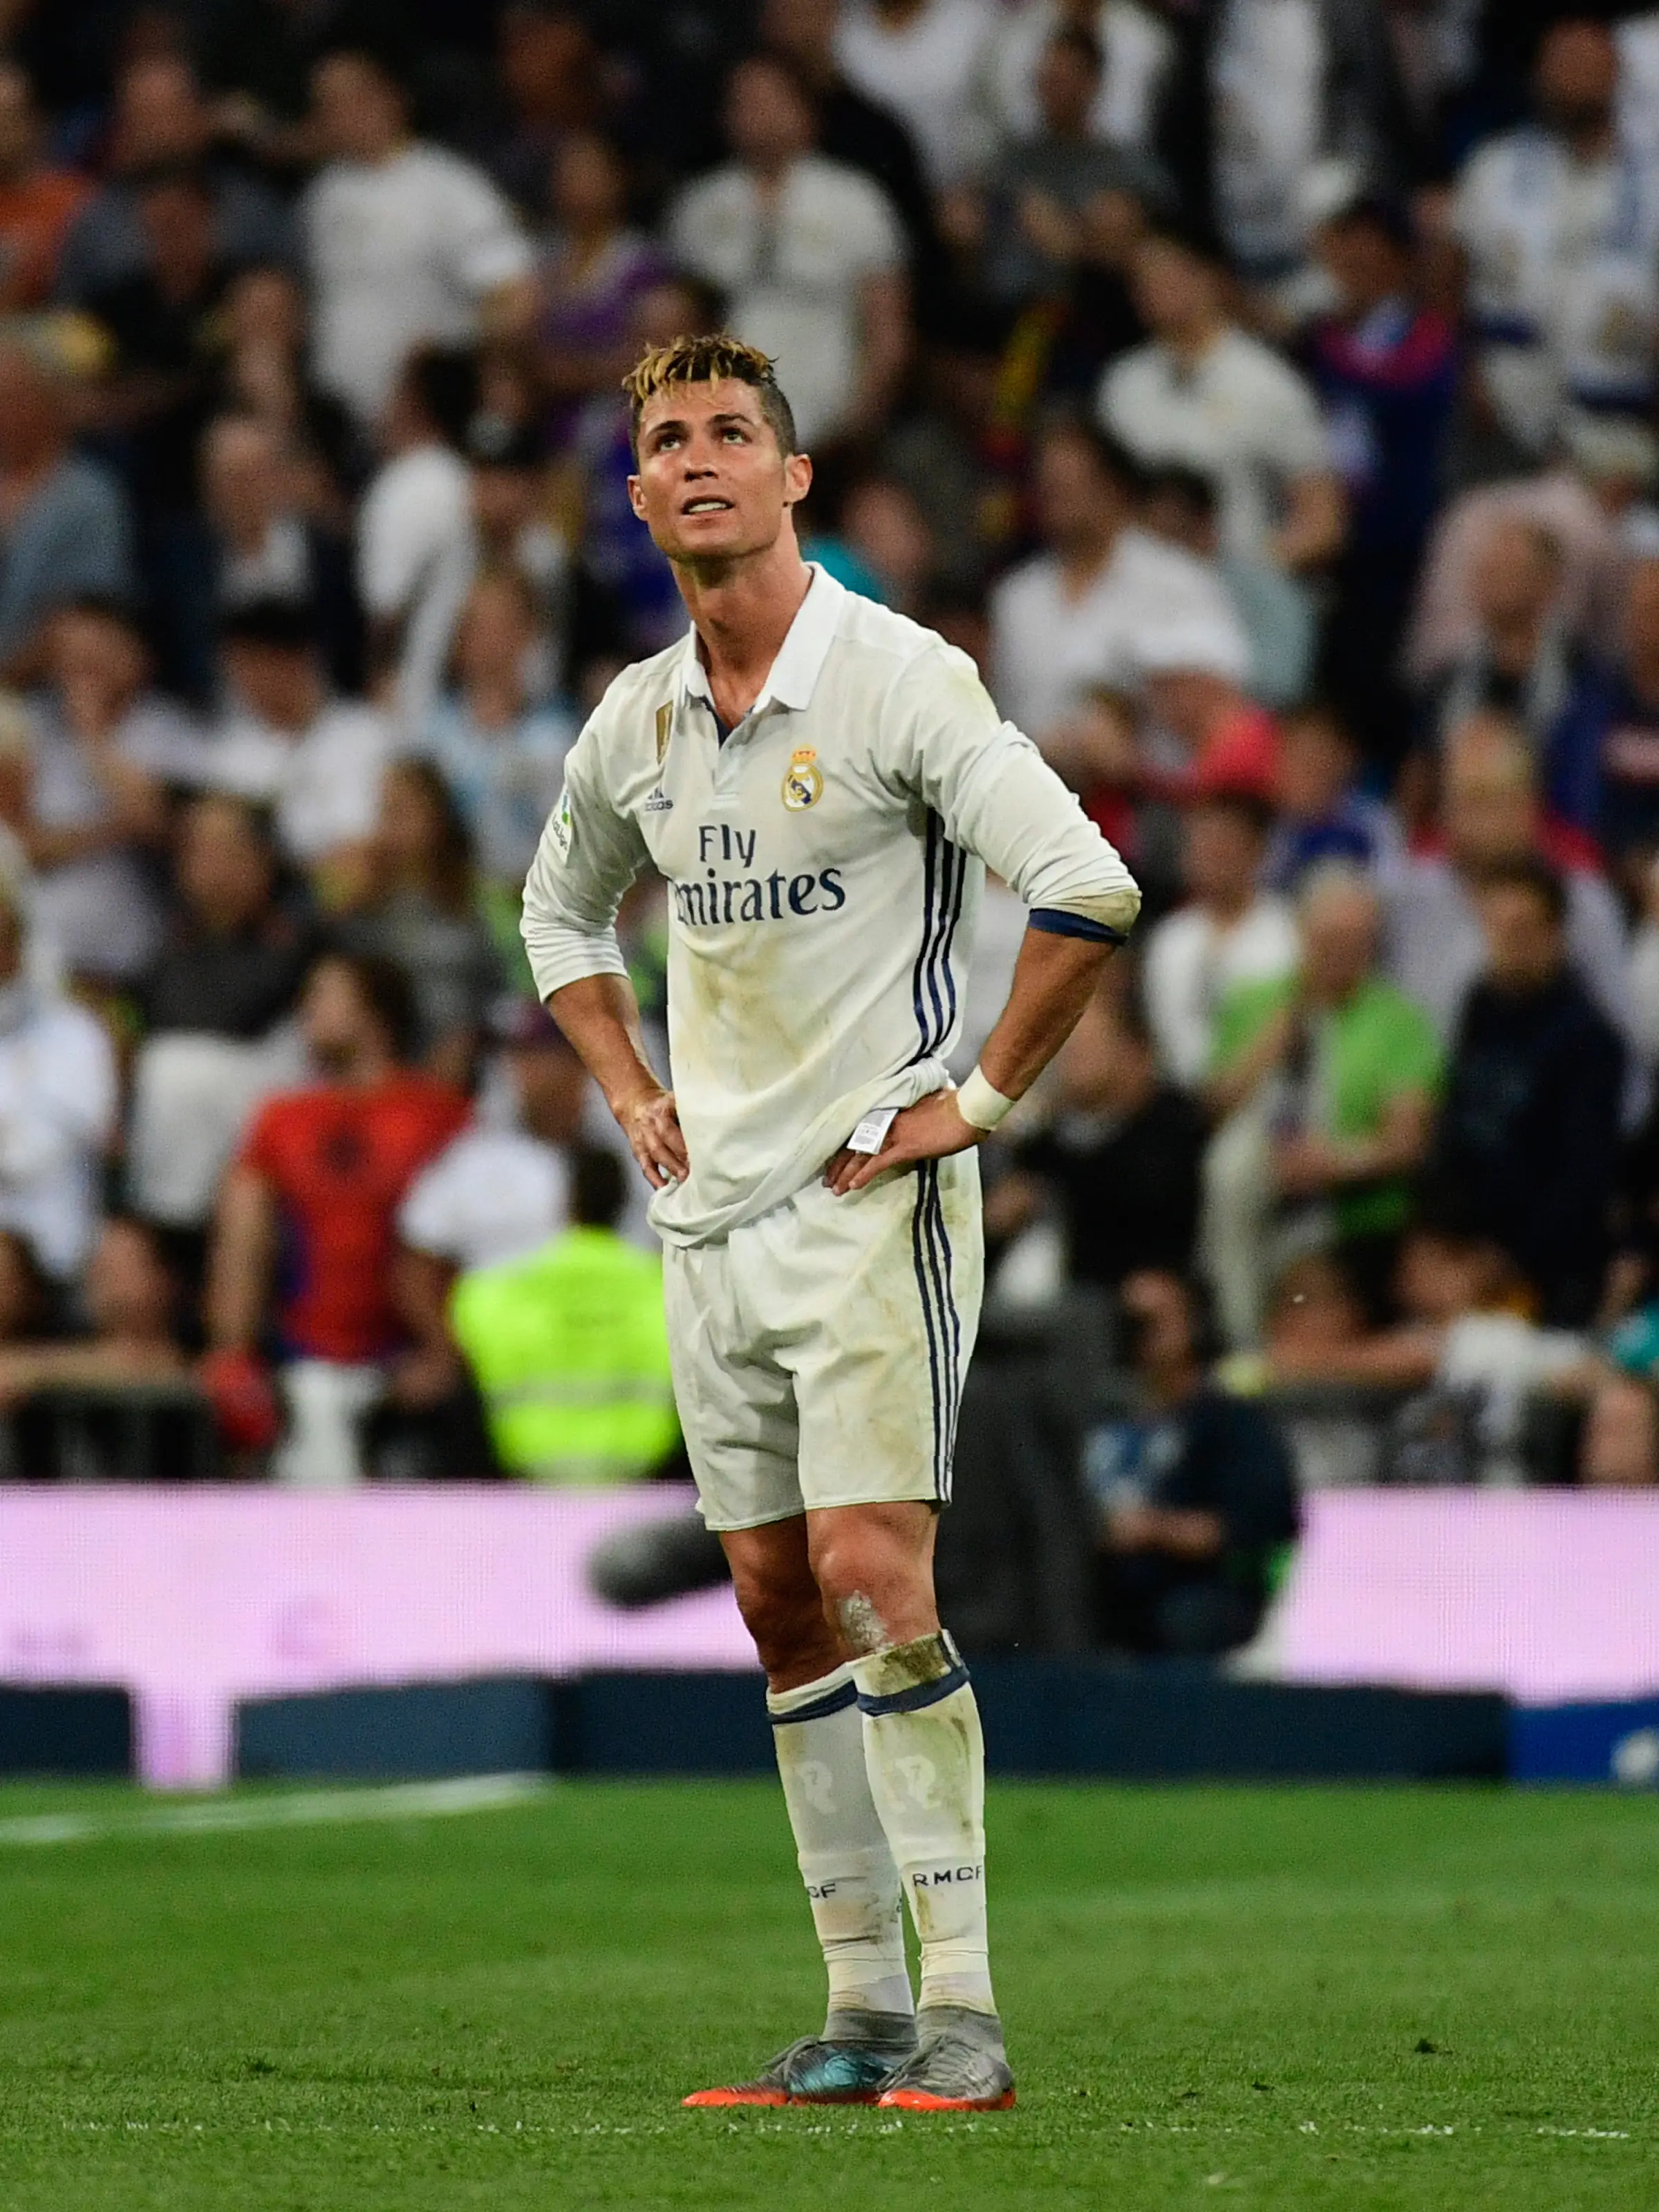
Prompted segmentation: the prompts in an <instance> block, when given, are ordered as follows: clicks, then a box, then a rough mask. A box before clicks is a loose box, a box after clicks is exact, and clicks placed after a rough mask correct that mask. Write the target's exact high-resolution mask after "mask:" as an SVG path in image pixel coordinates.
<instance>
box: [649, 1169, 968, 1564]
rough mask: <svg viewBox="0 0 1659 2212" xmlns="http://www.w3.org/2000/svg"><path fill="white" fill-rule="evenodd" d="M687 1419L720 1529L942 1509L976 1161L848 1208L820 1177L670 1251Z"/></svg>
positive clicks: (962, 1352)
mask: <svg viewBox="0 0 1659 2212" xmlns="http://www.w3.org/2000/svg"><path fill="white" fill-rule="evenodd" d="M663 1262H664V1288H665V1297H666V1302H667V1310H668V1338H669V1346H670V1352H671V1358H672V1361H673V1370H674V1393H675V1396H676V1398H677V1400H678V1404H679V1413H680V1425H681V1428H682V1429H683V1431H684V1436H685V1443H686V1449H687V1451H688V1453H689V1454H690V1460H691V1466H692V1470H693V1472H694V1473H695V1474H696V1478H697V1488H698V1492H699V1503H700V1504H701V1506H702V1516H703V1518H704V1520H705V1521H706V1522H708V1526H709V1527H710V1528H757V1527H759V1526H760V1525H761V1524H762V1523H763V1522H768V1521H787V1520H792V1519H793V1517H794V1516H795V1515H796V1514H798V1513H801V1512H805V1511H809V1510H817V1509H818V1508H820V1507H823V1506H829V1505H870V1504H892V1503H896V1502H897V1501H900V1500H903V1499H908V1498H922V1499H926V1500H927V1502H928V1503H929V1504H937V1505H943V1504H946V1503H947V1502H948V1501H949V1498H950V1494H951V1453H952V1450H953V1449H954V1446H955V1441H956V1424H957V1407H959V1405H960V1404H961V1401H962V1383H963V1376H964V1375H965V1374H966V1372H967V1368H968V1361H969V1357H970V1355H971V1354H972V1352H973V1348H974V1338H975V1334H976V1333H977V1331H978V1328H979V1309H980V1299H981V1293H982V1291H983V1288H984V1278H985V1248H984V1239H983V1235H982V1231H981V1223H980V1200H979V1158H978V1155H977V1153H975V1152H956V1153H952V1154H951V1157H950V1158H948V1159H942V1160H928V1161H926V1162H924V1163H923V1164H921V1166H920V1167H919V1168H914V1169H910V1170H904V1171H902V1172H899V1173H896V1174H893V1175H889V1176H883V1178H882V1179H881V1181H880V1182H876V1183H872V1185H871V1186H870V1187H869V1188H867V1189H866V1190H861V1191H858V1192H855V1193H854V1194H853V1195H851V1196H850V1197H848V1198H836V1196H835V1195H834V1194H833V1193H831V1192H830V1191H829V1190H828V1189H826V1188H825V1187H824V1185H823V1182H822V1181H820V1180H815V1181H813V1182H811V1183H809V1184H807V1185H806V1186H805V1188H804V1189H801V1190H799V1191H797V1192H796V1193H795V1194H794V1196H793V1198H790V1199H788V1200H786V1201H785V1202H784V1203H783V1204H782V1205H781V1206H774V1207H773V1208H772V1210H771V1211H770V1212H768V1213H763V1215H762V1216H761V1217H760V1218H759V1219H758V1220H757V1221H750V1222H746V1223H744V1225H743V1226H742V1227H741V1228H738V1229H734V1230H733V1231H732V1233H731V1235H730V1236H729V1237H727V1239H726V1242H725V1243H723V1244H700V1245H691V1246H684V1245H680V1246H676V1245H670V1246H668V1247H667V1248H666V1249H665V1251H664V1254H663Z"/></svg>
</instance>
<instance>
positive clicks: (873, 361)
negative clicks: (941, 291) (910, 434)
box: [668, 54, 910, 445]
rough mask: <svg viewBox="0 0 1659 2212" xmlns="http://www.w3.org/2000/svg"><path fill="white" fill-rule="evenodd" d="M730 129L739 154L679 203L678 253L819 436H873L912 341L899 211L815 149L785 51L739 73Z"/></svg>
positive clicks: (810, 438)
mask: <svg viewBox="0 0 1659 2212" xmlns="http://www.w3.org/2000/svg"><path fill="white" fill-rule="evenodd" d="M816 128H817V126H816V122H815V118H814V116H813V112H812V106H811V95H810V94H809V93H808V91H807V89H806V87H805V83H804V82H803V80H802V79H801V78H800V77H799V76H798V75H797V73H796V72H795V70H793V68H792V67H791V65H790V64H788V63H787V62H786V61H784V60H782V59H781V58H779V57H778V56H776V55H771V54H768V55H756V56H754V57H752V58H750V60H748V61H745V62H742V63H740V64H738V67H737V68H736V69H735V70H733V71H732V78H731V82H730V83H729V85H728V86H727V88H726V135H727V137H728V138H729V140H730V142H731V145H732V153H733V155H735V157H736V158H735V159H734V160H733V161H731V162H729V163H728V164H727V165H726V167H723V168H719V169H716V170H715V171H714V173H712V175H709V176H707V177H703V178H702V179H699V180H698V181H697V182H696V183H695V184H693V185H689V186H688V187H687V188H686V190H685V191H683V192H682V193H681V194H680V196H679V197H678V199H676V200H675V202H674V204H673V205H672V206H671V209H670V210H669V216H668V236H669V243H670V246H671V251H672V253H673V256H674V258H675V260H676V261H677V262H678V264H679V266H680V267H681V268H682V269H684V270H686V271H688V273H690V275H692V276H697V277H700V278H701V279H702V281H703V282H704V283H708V284H713V285H714V286H716V287H717V288H718V289H720V291H721V292H723V293H724V294H725V295H726V298H727V301H728V307H729V320H730V323H731V326H732V331H734V332H735V333H736V334H737V335H738V337H742V338H744V340H745V341H746V342H747V343H749V344H750V345H753V346H757V347H758V348H759V349H760V350H761V351H763V353H766V354H768V355H769V356H771V357H772V358H773V359H774V360H775V361H776V362H777V363H778V368H779V373H780V374H781V375H782V376H784V377H786V378H787V380H788V383H789V388H790V392H791V393H792V394H793V404H794V405H795V407H796V408H797V410H798V413H797V416H796V420H797V421H798V422H799V426H800V435H801V436H802V438H803V439H804V440H805V441H806V442H807V443H808V444H809V445H811V444H817V445H822V444H824V443H826V442H827V441H829V439H831V438H833V437H835V436H836V435H842V434H845V433H847V432H849V431H857V432H858V433H859V434H860V435H868V434H869V433H870V432H872V430H874V429H876V428H879V426H880V423H881V422H882V420H883V418H884V416H885V415H886V413H887V410H888V409H889V408H890V406H891V404H892V402H893V399H894V398H895V396H896V392H897V387H898V381H899V378H900V376H901V374H902V372H903V368H904V364H905V362H906V359H907V358H908V353H909V347H910V322H909V286H908V279H907V277H906V274H905V264H904V240H903V234H902V230H901V228H900V226H899V222H898V217H897V216H896V214H895V213H894V211H893V208H892V205H891V203H890V201H889V200H888V198H887V196H886V194H885V193H884V191H882V189H881V187H880V185H878V184H876V183H875V182H874V181H873V180H872V179H871V178H869V177H867V176H866V175H864V174H863V173H862V172H861V171H860V170H857V169H849V168H847V167H843V166H842V164H841V163H840V162H838V161H826V160H825V159H824V158H823V155H819V154H816V153H814V152H813V150H812V147H813V142H814V138H815V135H816Z"/></svg>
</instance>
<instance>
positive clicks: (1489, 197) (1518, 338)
mask: <svg viewBox="0 0 1659 2212" xmlns="http://www.w3.org/2000/svg"><path fill="white" fill-rule="evenodd" d="M1453 222H1454V228H1455V230H1456V233H1457V235H1458V237H1459V239H1460V240H1461V242H1462V246H1463V247H1464V250H1465V252H1467V254H1468V264H1469V280H1468V290H1469V314H1470V319H1471V321H1472V323H1473V325H1474V333H1475V337H1476V341H1477V343H1478V344H1479V346H1480V350H1481V359H1482V366H1483V368H1484V371H1485V374H1486V380H1487V385H1488V388H1489V390H1490V392H1491V393H1492V398H1493V400H1494V402H1495V404H1496V405H1497V407H1498V411H1499V413H1500V415H1501V416H1503V417H1504V421H1505V422H1506V424H1507V426H1508V428H1510V432H1511V434H1512V435H1514V436H1516V438H1517V439H1518V440H1519V441H1520V442H1521V443H1522V445H1524V446H1527V447H1531V448H1534V449H1537V450H1542V448H1543V447H1545V446H1546V445H1547V443H1548V441H1549V438H1550V436H1551V435H1552V434H1553V431H1554V430H1555V428H1556V427H1557V425H1558V422H1559V412H1560V409H1561V407H1562V405H1563V404H1564V403H1570V404H1575V405H1580V406H1587V407H1591V408H1599V409H1606V408H1618V409H1620V410H1625V411H1628V412H1635V413H1641V412H1644V411H1645V410H1647V408H1648V407H1649V406H1650V405H1651V404H1652V399H1653V391H1654V374H1653V361H1654V346H1655V343H1656V338H1659V279H1656V267H1659V165H1656V163H1655V162H1654V161H1652V160H1650V159H1648V158H1645V157H1644V155H1640V154H1639V153H1638V152H1636V151H1634V150H1632V149H1630V148H1628V147H1625V148H1621V149H1619V150H1618V151H1616V152H1615V153H1613V154H1612V155H1609V156H1608V157H1607V160H1606V161H1599V162H1593V163H1580V162H1577V161H1573V159H1572V158H1571V155H1569V153H1568V152H1567V150H1566V149H1565V147H1564V146H1562V145H1561V144H1560V143H1559V142H1558V141H1557V140H1555V139H1554V138H1553V137H1550V136H1549V135H1548V134H1547V133H1546V132H1544V131H1538V130H1533V129H1525V130H1519V131H1509V132H1507V133H1505V134H1504V136H1503V137H1498V138H1492V139H1489V140H1488V141H1487V142H1486V144H1485V145H1484V146H1482V147H1481V148H1480V149H1479V150H1478V151H1477V152H1476V153H1475V154H1474V156H1473V157H1472V158H1471V160H1470V161H1469V162H1468V166H1467V167H1465V169H1464V171H1463V173H1462V177H1461V178H1460V179H1459V180H1458V185H1457V193H1456V199H1455V207H1454V215H1453Z"/></svg>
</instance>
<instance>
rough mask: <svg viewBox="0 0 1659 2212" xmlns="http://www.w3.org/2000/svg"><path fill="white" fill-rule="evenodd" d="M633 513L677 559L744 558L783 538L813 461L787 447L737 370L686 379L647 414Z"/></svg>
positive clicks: (631, 486) (632, 480) (633, 482)
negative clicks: (714, 379)
mask: <svg viewBox="0 0 1659 2212" xmlns="http://www.w3.org/2000/svg"><path fill="white" fill-rule="evenodd" d="M639 443H640V458H639V468H638V473H637V474H636V475H635V476H632V477H629V480H628V491H629V498H630V499H631V500H632V501H633V502H634V512H635V514H637V515H638V516H639V518H640V520H641V522H643V523H644V524H645V526H646V527H647V530H649V531H650V532H651V536H652V538H653V541H654V542H655V544H657V545H658V546H659V549H660V550H662V551H663V552H664V553H665V554H666V555H667V556H668V557H669V559H670V560H671V561H680V562H692V563H696V562H719V561H732V560H739V559H741V558H743V557H744V556H745V555H748V554H753V553H763V552H764V551H766V550H767V549H768V548H769V547H770V546H772V545H774V544H776V542H777V540H778V538H779V536H780V535H781V532H782V531H783V530H784V528H785V527H786V525H787V518H788V514H789V510H790V508H791V507H793V506H794V504H795V502H796V501H798V500H799V499H801V498H802V497H804V496H805V492H806V489H807V486H808V485H809V484H810V483H811V480H812V465H811V462H810V461H809V460H808V459H807V458H806V456H805V454H804V453H787V454H786V453H781V451H780V450H779V447H778V441H777V437H776V435H775V433H774V431H773V428H772V426H771V424H770V423H769V422H768V421H767V419H766V417H765V416H764V415H763V413H762V412H761V404H760V394H759V393H758V392H757V391H756V390H755V389H754V387H753V386H751V385H747V384H744V383H742V382H741V381H739V380H738V379H737V378H735V377H726V378H723V379H722V380H720V382H719V383H715V384H677V385H673V386H670V388H669V389H668V390H667V391H666V392H659V394H658V395H657V396H656V398H653V400H651V402H650V403H649V404H648V405H647V408H646V410H645V412H644V414H643V415H642V416H641V419H640V438H639Z"/></svg>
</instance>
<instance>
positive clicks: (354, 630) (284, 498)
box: [200, 414, 363, 692]
mask: <svg viewBox="0 0 1659 2212" xmlns="http://www.w3.org/2000/svg"><path fill="white" fill-rule="evenodd" d="M200 458H201V497H202V510H203V514H204V520H205V521H206V523H207V526H208V532H209V559H210V563H211V574H212V586H211V591H210V610H211V613H212V615H213V617H214V619H215V621H217V619H218V618H219V617H222V616H223V615H226V614H228V613H229V612H231V611H233V610H234V609H235V608H238V607H245V606H248V605H252V603H253V602H254V601H256V600H259V599H282V600H285V601H287V602H289V604H290V605H295V606H298V607H304V608H309V609H311V610H312V611H313V612H314V614H315V616H316V620H317V629H318V637H319V646H320V647H321V650H322V654H323V658H324V660H325V663H326V665H327V668H328V672H329V677H330V680H331V682H332V683H333V684H334V685H335V687H336V689H337V690H342V691H348V692H349V691H356V690H358V689H360V687H361V685H362V677H363V636H362V628H363V623H362V608H361V607H360V606H359V605H358V603H357V592H356V583H355V580H354V579H353V576H352V573H351V554H350V549H349V545H348V544H347V542H346V540H345V539H344V538H343V537H342V536H341V534H340V533H339V532H338V531H337V530H336V529H335V528H334V527H332V526H331V520H329V519H327V518H326V517H325V516H324V515H319V513H316V512H315V510H314V508H313V507H310V506H308V505H307V500H306V496H305V483H304V465H303V463H302V461H301V459H300V458H299V456H298V455H296V454H295V453H294V452H293V450H292V448H291V447H290V444H289V438H288V436H287V435H286V434H285V433H284V432H283V431H280V430H277V429H276V428H274V427H273V425H272V424H271V423H270V422H269V421H267V420H264V418H262V417H261V416H258V415H251V414H249V415H244V414H232V415H220V416H216V418H215V420H214V421H213V422H210V424H209V425H208V428H207V429H206V431H205V432H204V435H203V438H202V446H201V457H200Z"/></svg>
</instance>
